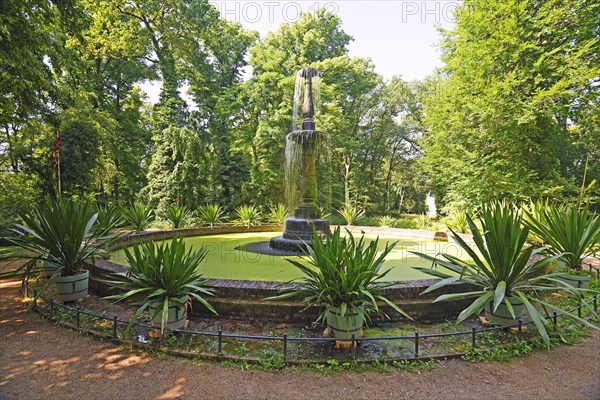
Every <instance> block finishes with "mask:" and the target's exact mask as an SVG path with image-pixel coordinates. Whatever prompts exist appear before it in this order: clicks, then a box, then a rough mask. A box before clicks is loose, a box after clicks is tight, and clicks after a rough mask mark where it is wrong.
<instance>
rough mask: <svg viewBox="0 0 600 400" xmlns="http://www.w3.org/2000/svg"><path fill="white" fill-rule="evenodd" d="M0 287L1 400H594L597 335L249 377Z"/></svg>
mask: <svg viewBox="0 0 600 400" xmlns="http://www.w3.org/2000/svg"><path fill="white" fill-rule="evenodd" d="M18 287H19V282H17V281H0V399H1V400H9V399H65V400H66V399H81V398H85V399H213V400H216V399H228V400H229V399H294V400H296V399H311V400H314V399H322V400H326V399H327V400H329V399H519V400H526V399H535V400H540V399H557V400H561V399H565V400H566V399H569V400H576V399H600V333H599V332H595V333H594V335H593V336H591V337H589V338H586V339H584V340H583V341H582V342H581V343H580V344H578V345H575V346H570V347H569V346H561V347H560V348H557V349H554V350H552V351H545V352H539V353H535V354H533V355H531V356H528V357H522V358H517V359H514V360H513V361H511V362H508V363H469V362H464V361H459V360H453V361H447V362H444V363H442V364H440V366H439V367H437V368H436V369H434V370H433V371H428V372H427V371H426V372H421V373H407V372H396V371H394V372H391V373H387V374H386V373H377V372H367V373H347V372H346V373H339V374H334V375H327V376H324V375H319V374H316V373H310V372H302V371H297V370H295V371H283V372H264V371H247V370H242V369H240V368H234V367H223V366H221V365H219V364H215V363H210V362H205V363H200V364H194V363H192V362H191V361H188V360H182V359H175V358H159V357H153V356H148V355H140V354H137V353H133V352H129V351H127V350H126V349H123V348H118V347H116V346H115V345H113V344H110V343H103V342H100V341H98V340H96V339H92V338H89V337H85V336H82V335H80V334H78V333H74V332H71V331H69V330H66V329H63V328H59V327H57V326H54V325H52V324H51V323H49V322H47V321H44V320H42V319H41V318H40V317H39V316H38V315H37V314H34V313H30V312H26V310H25V304H24V303H23V302H22V301H21V299H20V298H19V294H18Z"/></svg>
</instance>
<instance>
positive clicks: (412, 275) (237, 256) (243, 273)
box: [111, 232, 460, 282]
mask: <svg viewBox="0 0 600 400" xmlns="http://www.w3.org/2000/svg"><path fill="white" fill-rule="evenodd" d="M278 235H281V232H268V233H234V234H225V235H210V236H196V237H190V238H186V239H185V242H186V243H188V244H192V245H193V246H194V247H199V246H202V245H204V246H206V248H207V255H206V259H205V260H204V261H203V262H202V263H201V266H202V268H203V270H204V277H206V278H218V279H243V280H257V281H279V282H286V281H289V280H291V279H296V278H300V272H299V271H298V269H297V268H294V267H293V266H292V265H291V264H290V263H289V262H287V261H286V260H285V258H284V257H275V256H269V255H264V254H255V253H249V252H245V251H238V250H235V249H236V247H239V246H242V245H244V244H248V243H252V242H260V241H268V240H269V239H271V238H272V237H274V236H278ZM366 237H367V238H369V239H375V238H376V237H377V236H376V235H366ZM393 241H399V243H398V245H396V248H395V249H394V250H393V251H392V252H391V253H390V254H389V256H388V258H387V259H386V262H385V263H384V268H392V271H391V272H390V273H389V274H388V275H387V276H386V280H389V281H400V280H414V279H427V278H429V277H428V275H426V274H423V273H421V272H419V271H416V270H414V269H412V268H411V267H413V266H421V267H429V266H430V265H431V263H430V262H427V261H424V260H421V258H420V257H418V256H415V255H412V254H410V253H408V251H420V252H423V253H427V254H431V255H435V254H437V253H438V252H449V253H450V254H456V255H458V256H460V254H457V253H456V252H457V246H456V245H454V243H449V242H434V241H433V240H428V239H422V238H409V237H401V238H400V237H396V236H392V235H380V240H379V245H380V247H381V248H383V247H384V246H385V243H386V242H393ZM111 260H112V261H114V262H116V263H120V264H124V265H126V259H125V255H124V251H123V250H118V251H116V252H114V253H112V254H111Z"/></svg>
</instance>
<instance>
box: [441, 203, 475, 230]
mask: <svg viewBox="0 0 600 400" xmlns="http://www.w3.org/2000/svg"><path fill="white" fill-rule="evenodd" d="M444 222H445V223H446V225H447V226H448V228H450V229H451V230H452V231H454V232H458V233H468V232H469V223H468V222H467V213H466V212H464V211H463V210H458V209H452V211H450V213H449V214H448V217H446V219H445V221H444Z"/></svg>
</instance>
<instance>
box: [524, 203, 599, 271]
mask: <svg viewBox="0 0 600 400" xmlns="http://www.w3.org/2000/svg"><path fill="white" fill-rule="evenodd" d="M536 214H537V215H536ZM524 215H525V223H526V224H527V226H528V227H529V228H530V229H531V231H532V232H533V233H534V234H535V235H536V237H538V238H539V240H541V241H542V242H543V243H545V244H546V245H547V249H546V250H547V251H548V253H550V254H554V255H558V259H559V260H561V261H562V262H564V263H565V266H566V267H567V268H568V269H570V270H573V271H575V272H577V273H579V272H580V271H581V267H582V263H583V260H584V259H585V258H586V257H588V256H589V255H590V254H591V253H592V252H593V251H594V249H597V248H599V246H600V216H599V215H596V214H592V213H590V212H589V211H588V210H578V209H576V208H572V207H564V206H561V205H557V204H546V205H543V206H538V207H536V208H535V211H533V210H530V211H525V213H524Z"/></svg>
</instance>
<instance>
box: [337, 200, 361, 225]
mask: <svg viewBox="0 0 600 400" xmlns="http://www.w3.org/2000/svg"><path fill="white" fill-rule="evenodd" d="M338 214H340V216H341V217H342V218H344V220H345V221H346V224H348V225H354V224H355V223H356V222H357V221H358V220H359V219H360V218H362V217H364V215H365V211H364V210H361V209H360V208H358V207H356V206H353V205H352V204H350V203H348V204H345V205H344V208H342V209H341V210H339V211H338Z"/></svg>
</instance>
